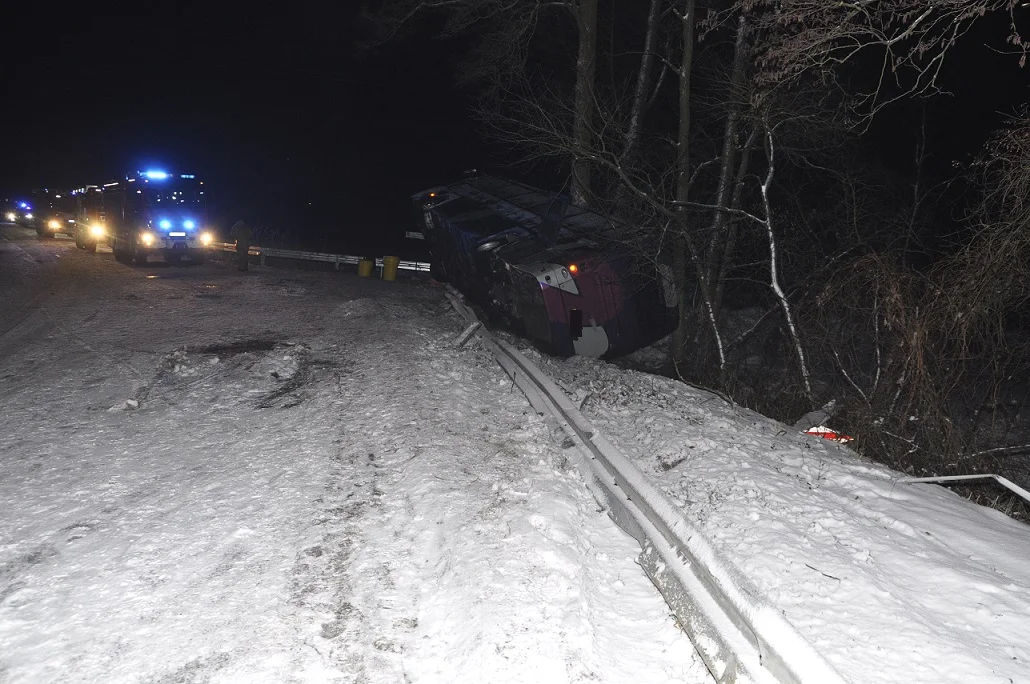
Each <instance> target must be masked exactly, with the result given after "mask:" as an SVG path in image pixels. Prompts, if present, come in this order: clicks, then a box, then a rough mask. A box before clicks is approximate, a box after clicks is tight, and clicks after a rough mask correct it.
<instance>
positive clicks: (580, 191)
mask: <svg viewBox="0 0 1030 684" xmlns="http://www.w3.org/2000/svg"><path fill="white" fill-rule="evenodd" d="M576 26H577V27H578V29H579V53H578V54H577V56H576V103H575V111H574V112H573V116H574V117H575V120H574V121H573V144H574V146H575V155H576V157H575V159H574V160H573V162H572V199H573V201H574V202H576V203H577V204H590V199H591V196H590V161H589V156H590V153H591V150H592V147H593V134H592V131H593V114H594V73H595V71H596V69H597V0H580V1H579V4H578V6H577V7H576Z"/></svg>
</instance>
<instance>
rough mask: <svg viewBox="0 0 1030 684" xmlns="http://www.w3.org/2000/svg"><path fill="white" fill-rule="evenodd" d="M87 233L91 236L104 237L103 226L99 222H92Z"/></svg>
mask: <svg viewBox="0 0 1030 684" xmlns="http://www.w3.org/2000/svg"><path fill="white" fill-rule="evenodd" d="M89 234H90V235H92V236H93V237H104V227H103V226H102V225H100V224H94V225H92V226H90V227H89Z"/></svg>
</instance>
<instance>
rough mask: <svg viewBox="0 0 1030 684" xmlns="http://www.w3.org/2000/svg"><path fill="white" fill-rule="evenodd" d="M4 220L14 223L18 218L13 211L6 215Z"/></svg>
mask: <svg viewBox="0 0 1030 684" xmlns="http://www.w3.org/2000/svg"><path fill="white" fill-rule="evenodd" d="M4 218H5V219H7V220H8V221H13V220H14V219H16V218H18V217H17V216H15V215H14V212H13V211H9V212H7V213H6V214H4Z"/></svg>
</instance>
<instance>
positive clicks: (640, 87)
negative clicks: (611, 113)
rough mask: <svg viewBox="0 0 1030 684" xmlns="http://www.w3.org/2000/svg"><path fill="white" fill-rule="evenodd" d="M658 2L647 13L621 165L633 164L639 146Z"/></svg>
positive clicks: (656, 34)
mask: <svg viewBox="0 0 1030 684" xmlns="http://www.w3.org/2000/svg"><path fill="white" fill-rule="evenodd" d="M659 4H660V0H651V7H650V9H648V11H647V34H646V36H645V37H644V52H643V54H642V55H640V68H639V69H638V70H637V82H636V86H635V87H634V89H633V104H632V106H631V108H630V112H629V126H628V128H627V130H626V146H625V147H624V148H623V150H622V161H621V163H622V165H623V166H626V165H629V164H631V163H632V162H633V160H634V159H635V158H636V156H637V150H638V148H639V146H640V131H641V129H642V128H643V121H644V109H645V108H646V106H647V100H648V98H647V94H648V90H649V89H650V85H651V70H652V69H653V68H654V55H655V41H656V40H657V39H658V9H659Z"/></svg>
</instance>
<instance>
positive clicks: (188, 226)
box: [182, 221, 197, 230]
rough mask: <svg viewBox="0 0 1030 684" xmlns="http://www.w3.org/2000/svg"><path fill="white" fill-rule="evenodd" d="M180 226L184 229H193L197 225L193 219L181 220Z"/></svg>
mask: <svg viewBox="0 0 1030 684" xmlns="http://www.w3.org/2000/svg"><path fill="white" fill-rule="evenodd" d="M182 227H183V228H185V229H186V230H193V229H194V228H196V227H197V224H196V223H194V222H193V221H183V222H182Z"/></svg>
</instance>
